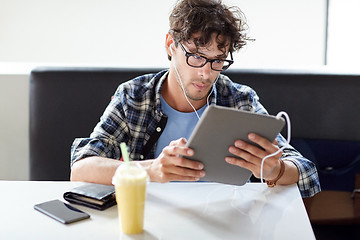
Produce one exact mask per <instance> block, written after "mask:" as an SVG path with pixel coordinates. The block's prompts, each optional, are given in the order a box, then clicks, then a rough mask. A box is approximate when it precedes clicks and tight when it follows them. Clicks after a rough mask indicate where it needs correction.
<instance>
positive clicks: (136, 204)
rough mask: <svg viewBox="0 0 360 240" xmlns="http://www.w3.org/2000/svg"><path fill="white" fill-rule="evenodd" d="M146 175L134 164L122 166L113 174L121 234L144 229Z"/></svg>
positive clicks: (138, 231)
mask: <svg viewBox="0 0 360 240" xmlns="http://www.w3.org/2000/svg"><path fill="white" fill-rule="evenodd" d="M147 179H148V175H147V173H146V171H145V170H144V169H142V168H141V167H139V166H137V164H135V163H134V162H130V163H124V164H122V165H121V166H120V167H119V168H118V169H117V170H116V172H115V175H114V177H113V184H114V185H115V194H116V202H117V207H118V213H119V220H120V222H121V229H122V232H123V233H125V234H137V233H141V232H143V229H144V208H145V198H146V184H147Z"/></svg>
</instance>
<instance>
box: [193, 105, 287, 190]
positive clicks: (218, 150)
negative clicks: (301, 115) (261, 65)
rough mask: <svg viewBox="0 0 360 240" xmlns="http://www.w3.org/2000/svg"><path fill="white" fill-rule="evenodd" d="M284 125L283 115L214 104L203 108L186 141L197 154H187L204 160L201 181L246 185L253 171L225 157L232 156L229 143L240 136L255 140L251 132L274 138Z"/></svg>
mask: <svg viewBox="0 0 360 240" xmlns="http://www.w3.org/2000/svg"><path fill="white" fill-rule="evenodd" d="M284 125H285V120H284V119H283V118H276V117H274V116H271V115H265V114H257V113H252V112H248V111H242V110H238V109H234V108H228V107H221V106H214V105H211V106H209V107H208V108H207V109H206V110H205V111H204V113H203V115H202V117H201V119H200V120H199V122H198V123H197V125H196V126H195V128H194V131H193V132H192V134H191V136H190V138H189V140H188V142H187V146H188V147H189V148H192V149H193V150H194V155H193V156H191V157H186V158H188V159H191V160H196V161H200V162H202V163H203V164H204V171H205V172H206V175H205V176H204V177H203V178H201V179H200V181H211V182H218V183H224V184H232V185H244V184H245V183H246V182H247V181H248V180H249V179H250V177H251V175H252V172H251V171H249V170H247V169H245V168H241V167H239V166H235V165H231V164H229V163H227V162H226V161H225V157H227V156H233V155H232V154H231V153H230V152H229V150H228V149H229V147H230V146H232V145H234V142H235V140H237V139H241V140H243V141H245V142H248V143H251V144H254V143H252V142H251V141H250V140H249V139H248V134H249V133H256V134H258V135H260V136H263V137H265V138H267V139H268V140H269V141H271V142H273V141H274V139H275V138H276V136H277V134H278V133H279V132H280V131H281V130H282V128H283V127H284Z"/></svg>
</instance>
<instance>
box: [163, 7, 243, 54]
mask: <svg viewBox="0 0 360 240" xmlns="http://www.w3.org/2000/svg"><path fill="white" fill-rule="evenodd" d="M169 20H170V30H169V33H170V34H171V36H172V37H173V38H174V40H175V43H176V42H183V41H189V40H190V39H191V38H192V37H193V34H195V33H200V37H198V38H195V39H194V43H195V45H196V47H197V48H199V47H203V46H206V45H207V44H208V43H209V42H210V41H211V37H212V35H213V34H214V33H215V34H216V36H217V37H216V41H217V43H218V48H219V50H222V51H224V52H225V48H226V46H227V44H230V46H229V51H230V52H234V51H238V50H239V49H241V48H242V47H243V46H245V45H246V42H247V41H248V40H250V39H249V38H248V37H247V34H246V32H245V31H247V29H248V27H247V24H246V18H245V15H244V14H243V12H242V11H241V10H240V9H239V8H238V7H227V6H226V5H224V4H222V2H221V0H180V1H178V2H177V4H176V5H175V7H174V9H173V11H172V12H171V14H170V17H169ZM220 36H221V37H220ZM169 59H170V58H169Z"/></svg>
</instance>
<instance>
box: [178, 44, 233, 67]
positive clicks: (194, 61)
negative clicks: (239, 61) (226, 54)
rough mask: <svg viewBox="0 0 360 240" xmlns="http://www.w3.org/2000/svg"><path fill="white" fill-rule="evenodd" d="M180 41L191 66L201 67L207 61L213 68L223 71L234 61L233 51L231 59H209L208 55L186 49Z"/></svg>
mask: <svg viewBox="0 0 360 240" xmlns="http://www.w3.org/2000/svg"><path fill="white" fill-rule="evenodd" d="M178 43H179V45H180V47H181V49H182V50H183V51H184V54H185V56H186V63H187V64H188V65H189V66H190V67H194V68H201V67H203V66H205V64H206V63H208V62H209V63H210V66H211V69H212V70H214V71H219V72H221V71H225V70H226V69H228V68H229V67H230V65H231V64H233V63H234V60H233V56H232V53H231V52H230V57H231V60H228V59H227V60H225V59H208V58H206V57H203V56H199V55H197V54H194V53H190V52H188V51H186V49H185V48H184V46H183V45H182V44H181V43H180V42H178Z"/></svg>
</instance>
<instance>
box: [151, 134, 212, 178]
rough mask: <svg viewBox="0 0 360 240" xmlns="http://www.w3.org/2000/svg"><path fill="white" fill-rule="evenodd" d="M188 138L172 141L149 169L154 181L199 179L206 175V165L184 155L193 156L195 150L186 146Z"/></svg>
mask: <svg viewBox="0 0 360 240" xmlns="http://www.w3.org/2000/svg"><path fill="white" fill-rule="evenodd" d="M185 144H186V139H185V138H180V139H178V140H175V141H172V142H171V143H170V144H169V146H167V147H165V148H164V149H163V150H162V152H161V154H160V155H159V157H158V158H156V159H154V160H153V161H152V163H151V164H150V166H149V167H148V169H147V172H148V174H149V177H150V180H151V181H153V182H162V183H164V182H169V181H197V180H199V179H200V177H203V176H205V172H204V171H203V170H202V169H203V168H204V165H203V164H202V163H200V162H196V161H192V160H189V159H186V158H183V157H181V155H182V156H192V155H193V154H194V151H193V150H192V149H190V148H187V147H185Z"/></svg>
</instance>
